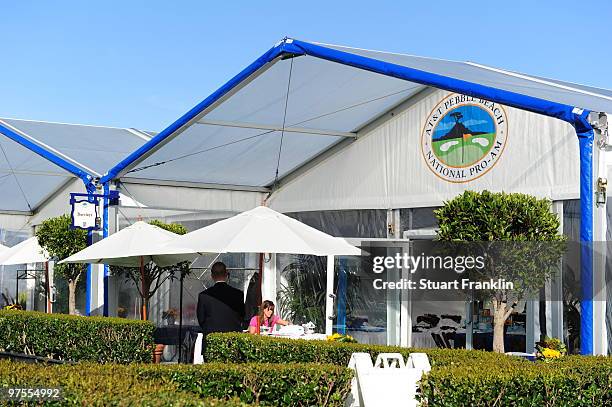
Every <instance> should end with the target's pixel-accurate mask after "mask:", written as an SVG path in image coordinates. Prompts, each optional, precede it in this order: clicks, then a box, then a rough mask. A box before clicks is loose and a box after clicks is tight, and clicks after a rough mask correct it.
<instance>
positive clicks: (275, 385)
mask: <svg viewBox="0 0 612 407" xmlns="http://www.w3.org/2000/svg"><path fill="white" fill-rule="evenodd" d="M140 377H146V378H149V379H152V380H154V381H160V380H161V381H166V380H169V381H170V382H172V383H175V384H177V385H178V388H179V389H180V390H183V391H188V392H191V393H195V394H198V395H199V396H201V397H214V398H227V397H237V398H239V399H240V400H242V401H244V402H247V403H260V404H261V405H271V406H281V405H282V406H342V405H344V400H345V398H346V396H347V395H348V393H349V392H350V382H351V379H352V377H353V373H352V371H351V370H350V369H348V368H344V367H340V366H334V365H330V364H312V363H301V364H295V363H284V364H273V363H248V364H223V363H207V364H204V365H198V366H193V365H180V366H159V367H145V368H144V369H142V370H141V373H140Z"/></svg>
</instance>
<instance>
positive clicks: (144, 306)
mask: <svg viewBox="0 0 612 407" xmlns="http://www.w3.org/2000/svg"><path fill="white" fill-rule="evenodd" d="M144 278H145V275H144V259H143V258H142V256H140V290H141V292H142V307H141V314H142V315H141V319H142V320H143V321H146V320H147V299H146V298H145V296H146V293H145V292H144V288H145V281H144Z"/></svg>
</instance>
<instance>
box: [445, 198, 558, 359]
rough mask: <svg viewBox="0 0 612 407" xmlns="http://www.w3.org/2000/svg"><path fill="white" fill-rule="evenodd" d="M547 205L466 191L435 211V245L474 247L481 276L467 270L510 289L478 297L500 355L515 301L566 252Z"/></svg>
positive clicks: (536, 284) (544, 201)
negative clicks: (489, 311)
mask: <svg viewBox="0 0 612 407" xmlns="http://www.w3.org/2000/svg"><path fill="white" fill-rule="evenodd" d="M550 204H551V203H550V201H549V200H547V199H538V198H536V197H534V196H530V195H526V194H520V193H512V194H507V193H503V192H500V193H493V192H489V191H483V192H481V193H479V192H474V191H465V192H464V193H463V194H461V195H459V196H458V197H456V198H454V199H452V200H450V201H448V202H445V203H444V205H443V206H442V207H441V208H439V209H438V210H436V211H435V215H436V217H437V219H438V224H439V230H438V232H437V239H438V240H440V241H445V242H455V243H456V242H476V243H474V244H472V245H471V246H470V250H474V249H475V248H476V250H478V252H479V253H481V254H482V255H484V258H485V259H486V261H485V267H484V268H483V269H482V270H476V269H471V270H468V272H467V273H468V277H469V278H471V279H477V280H480V281H482V280H486V279H494V280H496V279H504V280H506V281H512V282H513V283H514V287H512V288H500V289H492V290H487V291H482V292H481V296H482V297H483V299H488V300H489V301H490V302H491V304H492V308H493V351H494V352H500V353H503V352H504V350H505V349H504V324H505V323H506V320H507V319H508V317H510V315H511V314H512V313H513V312H514V310H515V309H516V307H517V305H518V303H519V301H522V300H524V299H525V298H527V296H528V295H530V294H531V293H534V292H536V291H537V290H539V289H540V288H541V287H543V285H544V283H545V282H546V281H547V280H548V279H549V278H550V277H551V275H552V274H553V272H554V270H555V268H556V267H558V266H559V261H560V260H561V257H562V255H563V252H564V250H565V244H564V242H565V240H566V237H565V236H564V235H562V234H561V233H560V232H559V224H560V223H559V219H558V217H557V215H556V214H554V213H552V212H551V210H550Z"/></svg>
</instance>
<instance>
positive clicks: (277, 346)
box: [205, 333, 516, 366]
mask: <svg viewBox="0 0 612 407" xmlns="http://www.w3.org/2000/svg"><path fill="white" fill-rule="evenodd" d="M354 352H367V353H369V354H370V355H371V356H372V357H373V358H376V356H378V354H379V353H386V352H398V353H400V354H402V355H403V356H404V358H406V357H407V356H408V355H409V354H410V353H413V352H422V353H426V354H427V355H428V356H429V360H430V363H431V364H432V366H445V365H452V364H455V363H461V364H463V363H468V362H470V361H472V360H475V361H483V360H484V361H488V362H490V363H495V362H497V361H498V360H500V359H503V360H512V361H514V360H515V359H516V358H511V357H509V356H505V355H499V354H496V353H491V352H485V351H474V350H465V349H413V348H401V347H396V346H382V345H366V344H359V343H341V342H329V341H317V340H310V341H308V340H302V339H286V338H274V337H267V336H259V335H250V334H242V333H224V334H210V335H208V336H207V340H206V355H205V357H206V361H208V362H227V363H250V362H264V363H266V362H269V363H286V362H294V363H332V364H335V365H339V366H348V362H349V360H350V359H351V354H353V353H354Z"/></svg>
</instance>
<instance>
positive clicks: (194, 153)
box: [102, 39, 612, 186]
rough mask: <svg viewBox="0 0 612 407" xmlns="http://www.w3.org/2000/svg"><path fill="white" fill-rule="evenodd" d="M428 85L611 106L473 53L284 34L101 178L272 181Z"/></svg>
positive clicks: (591, 93)
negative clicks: (360, 45) (393, 49)
mask: <svg viewBox="0 0 612 407" xmlns="http://www.w3.org/2000/svg"><path fill="white" fill-rule="evenodd" d="M407 78H410V79H407ZM429 86H433V87H439V88H443V89H447V90H451V91H457V89H459V90H462V89H463V90H465V89H469V90H470V91H472V90H473V92H472V95H476V96H478V95H482V94H486V95H492V96H494V97H492V98H491V99H493V100H497V101H498V102H499V103H501V101H504V102H506V103H504V104H508V105H510V106H512V105H514V106H516V107H520V108H523V109H525V110H531V111H534V112H536V113H542V114H547V115H550V116H553V117H557V118H560V119H563V120H566V121H570V119H573V116H574V115H575V114H582V113H583V111H582V110H574V107H578V108H580V109H588V110H590V111H602V112H612V92H611V91H609V90H604V89H597V88H594V87H590V86H583V85H576V84H572V83H567V82H561V81H556V80H550V79H545V78H540V77H535V76H528V75H524V74H518V73H515V72H510V71H504V70H501V69H497V68H492V67H488V66H484V65H479V64H475V63H470V62H455V61H446V60H441V59H433V58H423V57H417V56H411V55H403V54H395V53H388V52H379V51H370V50H362V49H356V48H348V47H342V46H337V45H325V44H317V43H308V42H303V41H298V40H292V39H285V40H283V41H281V42H280V43H279V44H277V45H276V46H275V47H274V48H272V49H271V50H269V51H268V52H267V53H265V54H264V55H262V57H260V58H259V59H258V60H256V61H255V62H254V63H253V64H251V65H250V66H249V67H247V68H246V69H245V70H243V71H242V72H241V73H239V74H238V75H237V76H236V77H234V78H233V79H231V80H230V81H229V82H228V83H226V84H225V85H223V86H222V87H221V88H219V89H218V90H217V91H216V92H214V93H213V94H212V95H210V96H209V97H208V98H206V99H205V100H203V101H202V102H201V103H200V104H198V105H197V106H195V107H194V108H193V109H192V110H190V111H189V112H187V113H186V114H185V115H184V116H183V117H181V118H179V119H178V120H177V121H176V122H175V123H173V124H172V125H170V126H169V127H168V128H167V129H165V130H164V131H162V132H160V133H159V134H157V135H155V136H154V137H153V139H152V140H151V141H149V142H147V143H146V144H145V145H143V146H142V147H141V148H139V149H138V150H137V151H135V152H134V153H132V154H131V155H130V156H128V157H126V158H125V159H124V160H123V161H122V162H120V163H119V164H118V165H116V166H115V167H113V168H112V169H110V170H109V171H108V173H107V174H106V175H105V176H104V177H103V178H102V181H108V180H110V179H114V178H117V177H122V176H129V177H132V176H136V174H137V176H140V177H144V178H149V179H160V180H161V179H166V180H167V179H170V180H188V181H192V182H205V183H231V184H241V185H249V186H270V185H271V184H272V183H273V182H274V180H275V178H276V168H277V163H278V176H279V177H281V178H282V177H283V176H284V175H287V174H288V173H290V172H291V171H292V170H293V169H295V168H296V167H299V166H300V165H301V164H303V163H305V162H307V161H309V160H310V159H311V158H312V157H314V156H316V155H317V154H320V153H321V152H323V151H325V150H327V149H329V148H330V147H331V146H332V145H334V144H336V143H338V142H339V141H340V140H342V139H345V138H351V137H354V136H355V134H356V133H357V132H359V130H360V129H362V128H363V127H364V126H365V125H367V124H368V123H370V122H372V121H373V120H375V119H377V118H378V117H380V116H381V115H383V114H385V113H386V112H388V111H389V110H391V109H393V108H394V107H396V106H397V105H399V104H401V103H402V102H404V101H406V100H408V99H410V98H411V97H413V96H414V95H415V94H417V93H419V92H420V91H422V90H423V89H424V88H426V87H429ZM462 93H464V92H462ZM491 99H489V100H491ZM500 100H501V101H500ZM576 112H578V113H576ZM587 113H588V112H587ZM282 129H284V137H282V143H281V133H282V131H281V130H282ZM281 144H282V147H281ZM281 149H282V151H281V154H280V159H279V150H281Z"/></svg>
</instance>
